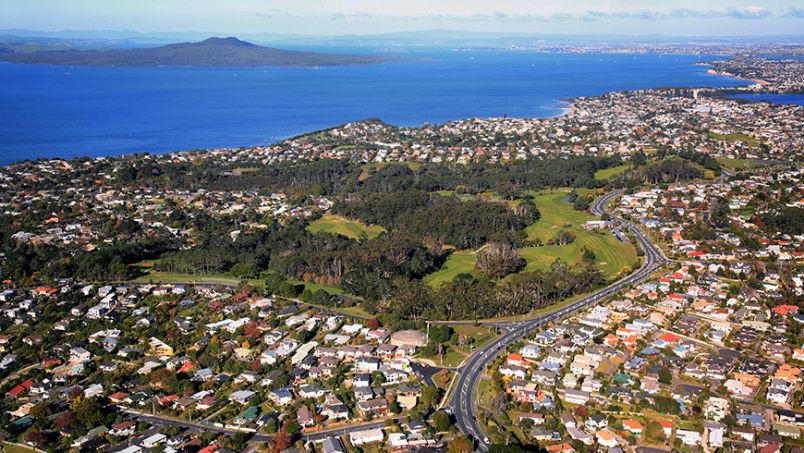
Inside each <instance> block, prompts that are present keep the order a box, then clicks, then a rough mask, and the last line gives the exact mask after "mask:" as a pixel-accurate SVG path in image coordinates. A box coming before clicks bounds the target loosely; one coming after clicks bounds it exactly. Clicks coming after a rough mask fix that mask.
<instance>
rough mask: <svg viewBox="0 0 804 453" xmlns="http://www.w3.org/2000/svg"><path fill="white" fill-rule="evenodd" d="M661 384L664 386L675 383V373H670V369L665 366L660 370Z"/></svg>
mask: <svg viewBox="0 0 804 453" xmlns="http://www.w3.org/2000/svg"><path fill="white" fill-rule="evenodd" d="M659 382H661V383H662V384H672V383H673V372H672V371H670V368H667V367H666V366H663V367H662V368H660V369H659Z"/></svg>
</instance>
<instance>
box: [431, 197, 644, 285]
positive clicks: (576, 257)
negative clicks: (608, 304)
mask: <svg viewBox="0 0 804 453" xmlns="http://www.w3.org/2000/svg"><path fill="white" fill-rule="evenodd" d="M570 192H571V190H570V189H558V190H547V191H541V192H536V193H534V194H533V195H534V197H535V203H536V206H537V207H538V208H539V212H540V213H541V217H540V218H539V220H538V221H537V222H536V223H534V224H533V225H530V226H529V227H527V228H526V229H525V231H526V232H527V233H528V239H531V240H535V239H539V240H541V241H542V242H543V243H547V241H548V240H550V239H552V238H553V237H555V236H556V235H557V234H558V233H559V232H561V231H562V230H567V231H571V232H572V233H573V234H575V237H576V239H575V241H574V242H572V243H570V244H567V245H544V246H540V247H525V248H522V249H520V252H521V253H522V257H523V258H525V261H526V262H527V265H526V266H525V269H524V270H523V272H533V271H535V270H545V269H548V268H549V267H550V265H551V264H553V261H555V260H556V258H561V259H562V260H563V261H565V262H567V263H569V264H575V263H577V262H579V261H580V260H581V255H582V250H583V248H584V247H586V248H588V249H590V250H592V251H593V252H595V255H596V258H597V264H598V266H599V267H600V270H601V271H602V272H603V275H604V276H605V277H606V278H611V277H614V276H616V275H617V274H619V273H620V271H621V270H622V269H623V267H624V266H630V267H633V266H634V264H635V263H636V262H637V255H636V249H635V248H634V246H633V245H631V244H627V243H623V242H620V241H618V240H617V238H615V237H614V235H612V234H611V233H610V232H608V231H605V232H600V233H597V232H591V231H586V230H585V229H584V228H583V224H584V223H586V222H587V221H588V220H593V219H596V217H595V216H593V215H591V214H589V213H588V212H581V211H576V210H575V209H574V208H573V207H572V204H571V203H568V202H566V201H564V199H565V198H566V197H567V196H568V195H569V194H570ZM578 193H579V195H581V196H586V195H588V194H589V193H590V192H589V191H588V190H579V191H578ZM476 261H477V255H476V253H475V251H472V250H463V251H459V252H455V253H453V254H452V255H450V257H449V258H447V261H446V263H444V266H442V267H441V269H439V270H438V271H436V272H434V273H432V274H430V275H428V276H427V277H425V279H424V280H425V282H427V283H429V284H431V285H433V286H438V285H440V284H443V283H445V282H449V281H452V280H453V279H454V278H455V277H456V276H457V275H458V274H462V273H467V274H471V273H473V272H474V267H475V262H476Z"/></svg>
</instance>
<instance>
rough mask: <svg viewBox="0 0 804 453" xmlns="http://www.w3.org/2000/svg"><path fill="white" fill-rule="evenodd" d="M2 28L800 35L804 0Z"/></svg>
mask: <svg viewBox="0 0 804 453" xmlns="http://www.w3.org/2000/svg"><path fill="white" fill-rule="evenodd" d="M0 29H28V30H39V31H59V30H132V31H137V32H144V33H147V32H190V31H196V32H215V33H223V34H237V33H281V34H307V35H345V34H358V35H361V34H376V33H387V32H399V31H416V30H432V29H444V30H466V31H477V32H517V33H545V34H546V33H550V34H553V33H563V34H576V35H583V34H601V33H608V34H630V35H648V34H663V35H672V36H707V35H708V36H738V35H740V36H742V35H802V34H804V0H748V2H743V1H739V0H596V1H591V0H404V1H397V0H282V1H280V0H0Z"/></svg>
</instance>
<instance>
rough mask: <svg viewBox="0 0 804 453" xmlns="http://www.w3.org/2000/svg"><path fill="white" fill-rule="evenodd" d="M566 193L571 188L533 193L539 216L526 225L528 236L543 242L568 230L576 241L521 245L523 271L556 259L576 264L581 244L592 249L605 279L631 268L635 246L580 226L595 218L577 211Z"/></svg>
mask: <svg viewBox="0 0 804 453" xmlns="http://www.w3.org/2000/svg"><path fill="white" fill-rule="evenodd" d="M569 193H570V190H568V189H562V190H552V191H544V192H538V193H537V194H535V197H536V206H537V207H538V208H539V212H541V218H539V220H538V221H537V222H536V223H534V224H533V225H531V226H529V227H528V228H527V230H526V231H527V233H528V237H529V238H530V239H540V240H541V241H542V242H545V243H546V242H547V241H548V240H549V239H551V238H553V237H555V236H556V234H558V233H559V232H560V231H562V230H567V231H571V232H572V233H573V234H575V241H573V242H572V243H571V244H567V245H544V246H541V247H525V248H523V249H522V250H521V252H522V257H523V258H525V261H527V265H526V266H525V272H532V271H534V270H537V269H547V268H549V267H550V265H551V264H552V263H553V261H555V260H556V258H561V259H562V260H563V261H566V262H568V263H570V264H575V263H577V262H578V261H580V259H581V253H582V252H581V250H582V249H583V248H584V247H586V248H588V249H590V250H592V251H593V252H595V255H596V257H597V264H598V266H599V267H600V270H601V271H602V272H603V274H604V275H605V276H606V277H607V278H611V277H613V276H615V275H617V274H618V273H619V272H620V270H621V269H622V268H623V266H632V267H633V265H634V264H635V263H636V262H637V256H636V249H635V248H634V246H633V245H631V244H627V243H623V242H620V241H618V240H617V238H615V237H614V235H612V234H611V233H610V232H608V231H606V232H600V233H597V232H591V231H587V230H585V229H583V224H584V223H586V221H588V220H593V219H595V218H596V217H595V216H593V215H591V214H589V213H587V212H581V211H576V210H575V209H574V208H573V207H572V204H570V203H568V202H566V201H564V199H565V198H566V197H567V195H569ZM578 193H579V194H580V195H581V196H584V195H586V193H585V192H583V191H579V192H578Z"/></svg>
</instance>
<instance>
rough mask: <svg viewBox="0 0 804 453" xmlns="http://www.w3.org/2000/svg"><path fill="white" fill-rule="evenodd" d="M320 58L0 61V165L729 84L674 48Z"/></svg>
mask: <svg viewBox="0 0 804 453" xmlns="http://www.w3.org/2000/svg"><path fill="white" fill-rule="evenodd" d="M400 56H402V57H405V58H408V59H409V60H406V61H398V62H393V63H385V64H378V65H371V66H348V67H321V68H92V67H69V66H47V65H17V64H0V165H2V164H8V163H10V162H13V161H17V160H21V159H35V158H38V157H64V158H71V157H77V156H99V155H117V154H126V153H135V152H150V153H159V152H167V151H175V150H190V149H201V148H215V147H237V146H252V145H265V144H270V143H273V142H276V141H278V140H281V139H283V138H287V137H291V136H294V135H298V134H301V133H304V132H308V131H313V130H317V129H323V128H327V127H332V126H336V125H339V124H342V123H345V122H349V121H354V120H361V119H366V118H380V119H382V120H383V121H386V122H388V123H392V124H396V125H400V126H418V125H422V124H424V123H440V122H444V121H448V120H453V119H460V118H467V117H492V116H502V115H508V116H518V117H534V116H537V117H548V116H553V115H557V114H560V113H561V112H562V106H565V105H566V104H565V102H564V101H562V100H564V99H567V98H572V97H576V96H590V95H599V94H602V93H605V92H608V91H612V90H630V89H638V88H651V87H663V86H737V85H742V84H745V82H741V81H739V80H735V79H731V78H726V77H720V76H714V75H708V74H706V69H707V68H706V67H704V66H699V65H696V64H695V63H696V62H699V61H705V60H706V59H707V58H717V57H696V56H679V55H612V54H605V55H591V54H584V55H572V54H541V53H533V52H514V51H490V50H486V51H430V52H416V53H407V54H402V55H400Z"/></svg>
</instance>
